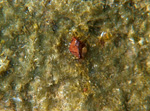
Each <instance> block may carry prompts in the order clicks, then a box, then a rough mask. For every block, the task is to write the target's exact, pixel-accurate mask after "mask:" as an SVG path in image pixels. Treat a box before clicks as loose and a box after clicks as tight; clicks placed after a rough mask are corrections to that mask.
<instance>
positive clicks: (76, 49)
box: [69, 37, 85, 59]
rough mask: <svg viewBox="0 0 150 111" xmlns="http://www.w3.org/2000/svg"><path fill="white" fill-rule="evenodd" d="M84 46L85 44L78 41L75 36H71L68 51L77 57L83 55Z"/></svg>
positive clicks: (79, 57)
mask: <svg viewBox="0 0 150 111" xmlns="http://www.w3.org/2000/svg"><path fill="white" fill-rule="evenodd" d="M83 47H85V44H84V43H82V42H81V41H79V40H78V39H77V38H76V37H72V41H71V43H70V47H69V51H70V52H71V53H72V54H73V55H75V56H76V57H77V58H78V59H81V58H82V57H83V52H82V49H83Z"/></svg>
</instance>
